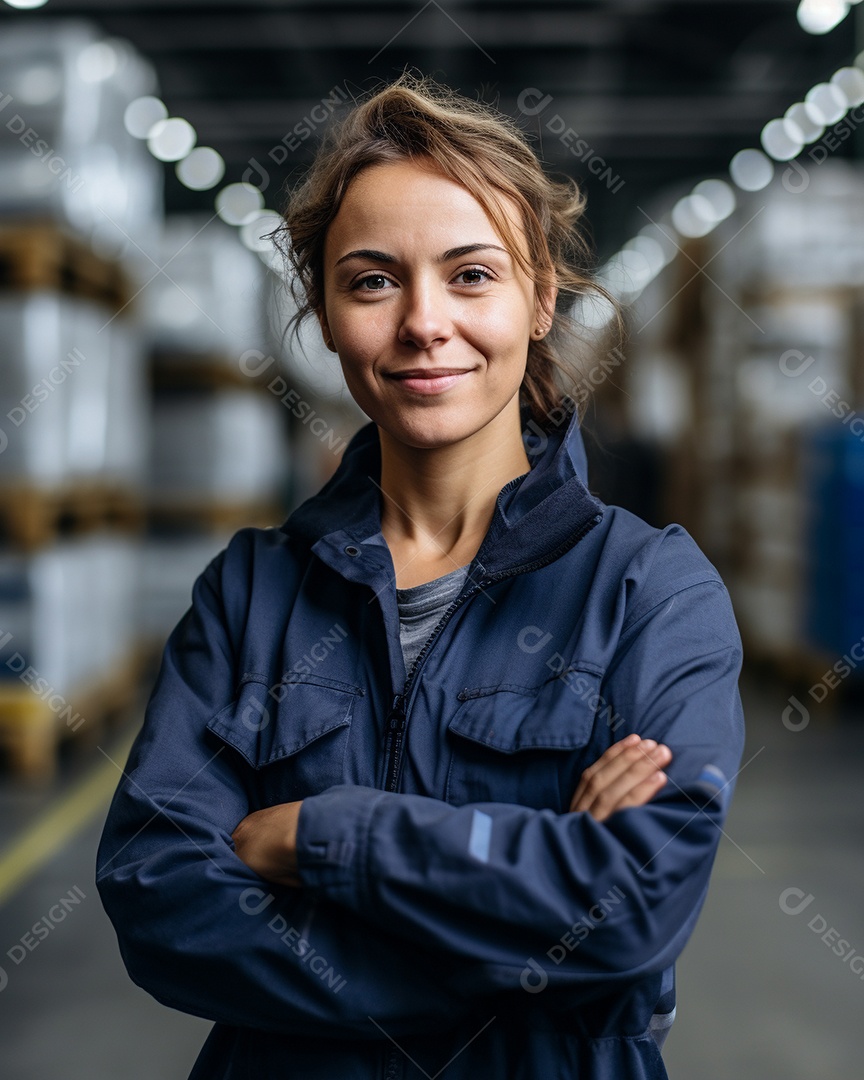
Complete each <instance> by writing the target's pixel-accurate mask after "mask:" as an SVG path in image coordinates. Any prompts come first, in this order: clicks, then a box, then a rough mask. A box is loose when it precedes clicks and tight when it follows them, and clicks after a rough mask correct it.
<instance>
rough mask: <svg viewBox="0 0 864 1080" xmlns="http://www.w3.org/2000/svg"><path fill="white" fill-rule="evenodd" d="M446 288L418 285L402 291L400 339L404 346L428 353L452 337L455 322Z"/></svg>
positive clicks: (422, 283) (430, 282)
mask: <svg viewBox="0 0 864 1080" xmlns="http://www.w3.org/2000/svg"><path fill="white" fill-rule="evenodd" d="M448 300H449V298H448V296H447V294H446V290H445V289H444V287H443V286H442V285H441V284H440V283H438V282H434V281H418V282H415V283H413V284H412V285H411V286H410V287H406V288H405V289H404V291H403V299H402V309H401V313H400V321H399V331H398V338H399V340H400V341H401V342H402V343H403V344H404V345H413V346H414V347H415V348H417V349H429V348H431V347H432V346H433V345H436V344H441V343H443V342H445V341H447V340H448V339H449V338H450V337H451V336H452V335H453V321H452V317H451V314H450V311H449V304H448Z"/></svg>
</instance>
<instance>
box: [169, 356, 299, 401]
mask: <svg viewBox="0 0 864 1080" xmlns="http://www.w3.org/2000/svg"><path fill="white" fill-rule="evenodd" d="M149 366H150V384H151V387H152V389H153V391H154V392H155V393H172V392H177V391H180V392H188V391H195V392H198V391H214V390H225V389H230V390H256V389H257V390H261V389H265V390H266V389H267V384H268V383H270V382H272V381H273V379H275V378H276V377H277V376H279V375H281V374H282V372H281V371H280V370H279V368H278V366H277V365H276V364H270V365H267V366H265V368H264V370H263V371H262V373H261V374H255V375H247V374H246V372H245V371H243V369H242V368H241V366H240V360H239V358H238V357H237V356H225V355H224V354H223V353H216V352H191V351H183V350H170V349H158V350H154V351H153V353H152V354H151V356H150V365H149Z"/></svg>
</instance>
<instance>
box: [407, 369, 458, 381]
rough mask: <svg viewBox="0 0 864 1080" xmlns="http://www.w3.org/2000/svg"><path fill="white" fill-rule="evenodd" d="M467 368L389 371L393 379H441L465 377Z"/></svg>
mask: <svg viewBox="0 0 864 1080" xmlns="http://www.w3.org/2000/svg"><path fill="white" fill-rule="evenodd" d="M469 370H470V369H469V368H410V369H409V370H408V371H391V372H390V373H389V374H390V377H391V378H393V379H441V378H443V377H444V376H445V375H465V374H466V373H467V372H468V371H469Z"/></svg>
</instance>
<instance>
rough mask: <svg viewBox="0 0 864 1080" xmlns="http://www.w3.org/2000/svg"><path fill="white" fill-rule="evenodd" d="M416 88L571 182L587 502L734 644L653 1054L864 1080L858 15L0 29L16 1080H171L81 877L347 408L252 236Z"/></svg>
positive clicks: (398, 13)
mask: <svg viewBox="0 0 864 1080" xmlns="http://www.w3.org/2000/svg"><path fill="white" fill-rule="evenodd" d="M406 66H409V67H411V68H413V69H414V70H416V71H420V72H423V73H428V74H432V75H433V76H435V77H436V78H438V79H439V80H441V81H442V82H445V83H447V84H448V85H450V86H452V87H453V88H455V89H458V90H461V91H462V92H463V93H465V94H467V95H468V96H470V97H478V96H479V97H482V98H483V99H484V100H486V101H489V102H491V103H493V104H496V105H497V106H498V107H499V108H500V109H501V110H502V111H504V112H505V113H507V114H509V115H511V116H512V117H514V118H515V119H517V121H518V122H519V124H520V126H521V127H522V128H523V130H524V131H525V132H526V133H527V134H528V135H529V137H530V138H531V140H532V144H533V145H534V146H535V147H536V149H537V152H538V154H539V155H540V156H541V158H542V160H543V162H544V164H545V165H546V167H547V168H548V169H549V170H550V171H552V172H553V173H558V174H567V175H570V176H573V177H576V178H577V179H578V180H579V182H580V184H581V185H582V188H583V190H584V192H585V194H586V197H587V211H586V218H585V224H586V227H587V229H588V230H589V233H590V236H591V239H592V243H593V246H594V248H595V252H596V269H597V273H598V274H599V276H600V277H601V279H602V280H603V281H604V282H605V283H606V285H607V286H608V287H609V288H610V289H611V290H612V291H613V292H614V293H615V294H616V295H617V296H618V297H619V298H620V299H621V300H622V302H623V303H624V304H625V305H626V309H627V316H628V323H629V335H628V340H627V342H626V344H625V345H624V346H623V347H622V348H620V349H612V348H606V347H605V346H603V345H602V342H603V341H604V340H605V339H604V336H603V332H602V331H603V326H604V325H605V322H606V320H607V319H608V316H609V312H608V311H606V310H604V309H603V307H602V305H599V304H598V303H596V302H595V303H591V304H585V305H582V306H581V307H580V308H579V309H577V311H576V314H577V317H578V318H579V319H580V321H581V322H582V323H583V324H585V325H586V327H588V328H589V330H590V331H591V335H589V336H590V337H591V340H593V341H594V342H595V345H596V347H595V349H594V351H593V353H586V355H585V356H584V357H581V358H580V362H581V363H582V366H583V370H584V371H585V373H586V381H587V384H588V385H589V386H590V388H591V390H592V400H591V403H590V406H589V408H588V411H587V415H586V418H585V421H584V425H583V430H584V432H585V437H586V444H587V446H588V451H589V463H590V475H589V486H590V487H591V489H592V490H593V491H594V492H596V493H597V494H599V495H600V497H602V498H603V499H604V500H605V501H607V502H609V503H616V504H619V505H623V506H625V507H627V508H629V509H631V510H633V511H634V512H635V513H637V514H639V515H640V516H642V517H644V518H645V519H646V520H648V521H649V522H650V523H652V524H654V525H656V526H658V527H662V526H663V525H665V524H667V523H669V522H672V521H675V522H679V523H680V524H682V525H683V526H684V527H685V528H687V529H688V530H689V531H690V533H691V534H692V535H693V537H694V538H695V539H696V541H697V542H698V543H699V544H700V546H701V547H702V549H703V550H704V551H705V552H706V554H707V555H708V557H709V558H710V559H711V560H712V562H714V564H715V565H716V566H717V568H718V569H719V571H720V572H721V574H722V575H723V578H724V580H725V581H726V583H727V584H728V587H729V590H730V592H731V595H732V599H733V603H734V605H735V610H736V614H737V617H738V621H739V625H740V629H741V634H742V637H743V640H744V644H745V668H744V672H743V674H742V679H741V690H742V695H743V697H744V705H745V715H746V718H747V722H748V738H747V748H746V751H745V755H744V759H743V762H742V765H743V768H742V772H741V774H740V778H739V780H738V788H737V793H736V797H735V801H734V803H733V807H732V811H731V814H730V817H729V820H728V824H727V827H726V830H725V833H724V836H723V838H722V840H721V845H720V851H719V854H718V858H717V863H716V867H715V871H714V877H713V879H712V886H711V892H710V895H709V898H708V901H707V904H706V907H705V909H704V911H703V914H702V917H701V920H700V922H699V924H698V927H697V929H696V932H695V934H694V936H693V938H692V940H691V942H690V944H689V945H688V946H687V949H686V950H685V953H684V955H683V957H682V959H681V961H680V963H679V970H678V985H679V1005H678V1018H677V1020H676V1023H675V1025H674V1027H673V1029H672V1033H671V1035H670V1036H669V1039H668V1041H667V1043H666V1047H665V1051H664V1056H665V1058H666V1060H667V1065H668V1068H669V1072H670V1076H672V1077H678V1078H681V1080H683V1078H685V1077H692V1076H695V1075H698V1076H699V1077H700V1078H701V1080H720V1078H727V1077H729V1076H730V1075H735V1076H736V1077H738V1078H739V1080H751V1078H752V1080H763V1078H764V1077H765V1076H768V1075H772V1076H773V1075H782V1076H784V1077H785V1078H786V1080H804V1078H805V1077H806V1078H809V1077H813V1076H816V1075H818V1076H819V1077H822V1078H836V1080H854V1078H857V1077H860V1075H861V1065H860V1041H859V1040H860V1032H859V1035H858V1036H857V1037H856V1034H855V1032H856V1030H857V1028H858V1027H860V1017H861V1015H862V1006H864V915H862V907H861V903H860V897H861V895H862V887H864V870H862V861H861V845H860V837H861V834H862V825H864V785H862V783H861V781H860V769H861V764H862V763H864V734H862V732H864V723H862V700H864V694H862V684H864V678H862V672H864V573H862V555H864V166H862V163H861V159H862V153H864V126H862V121H864V5H858V4H854V3H848V2H844V0H804V2H802V3H797V2H795V0H746V2H743V0H742V2H739V0H679V2H671V0H670V2H662V0H607V2H605V3H603V2H594V3H582V2H576V0H568V2H556V0H539V2H532V3H531V4H526V3H515V2H514V3H510V2H507V0H495V2H485V0H475V2H473V3H471V2H465V3H462V2H456V0H442V2H441V3H438V2H436V0H429V2H428V3H425V4H423V3H422V2H420V0H418V2H416V3H407V2H402V0H378V2H371V3H370V2H364V3H362V4H361V3H331V2H329V0H318V2H315V3H312V2H306V3H302V2H294V0H282V2H280V0H246V2H244V3H239V2H238V3H232V2H229V0H208V2H206V3H204V2H196V0H177V2H174V0H141V2H134V0H132V2H124V3H119V2H115V0H90V2H85V3H75V2H73V0H16V2H12V0H6V2H5V3H4V2H3V0H0V1063H2V1064H0V1072H2V1075H3V1076H4V1077H9V1078H14V1080H55V1078H57V1077H59V1076H63V1077H64V1080H78V1078H82V1080H83V1078H85V1077H86V1078H88V1080H92V1078H100V1080H102V1078H106V1080H107V1078H114V1077H117V1078H120V1077H122V1078H124V1080H136V1078H138V1077H140V1078H142V1080H143V1078H145V1077H146V1078H148V1080H149V1078H152V1077H154V1076H158V1077H162V1078H174V1077H176V1078H178V1080H183V1078H185V1077H186V1076H187V1075H188V1072H189V1069H190V1068H191V1065H192V1062H193V1061H194V1059H195V1057H196V1055H197V1052H198V1049H199V1048H200V1046H201V1044H202V1043H203V1041H204V1038H205V1037H206V1034H207V1032H208V1030H209V1028H210V1023H209V1022H208V1021H205V1020H201V1019H199V1018H196V1017H192V1016H187V1015H185V1014H182V1013H179V1012H175V1011H172V1010H169V1009H167V1008H165V1007H163V1006H162V1005H160V1004H158V1003H157V1002H155V1001H154V1000H153V999H152V998H150V997H149V996H148V995H147V994H146V993H144V992H143V991H142V990H140V989H138V988H137V987H136V986H134V985H133V984H132V982H131V981H130V980H129V978H128V976H127V975H126V973H125V970H124V968H123V966H122V963H121V960H120V957H119V953H118V951H117V947H116V939H115V937H114V934H113V930H112V928H111V926H110V923H109V922H108V920H107V917H106V916H105V915H104V913H103V911H102V908H101V904H100V902H99V899H98V895H97V893H96V888H95V883H94V862H95V851H96V844H97V841H98V837H99V834H100V832H101V827H102V822H103V821H104V815H105V812H106V810H107V805H108V801H109V799H110V796H111V794H112V793H113V790H114V788H115V786H116V784H117V781H118V779H119V776H120V769H121V768H122V766H123V764H124V761H125V756H126V754H127V753H128V748H129V745H130V744H131V740H132V738H133V737H134V735H135V733H136V732H137V730H138V729H139V727H140V724H141V720H142V716H143V709H144V705H145V704H146V700H147V697H148V695H149V692H150V689H151V687H152V684H153V679H154V677H155V672H156V669H157V665H158V662H159V657H160V653H161V649H162V647H163V646H164V642H165V639H166V637H167V635H168V633H169V632H170V630H171V629H172V627H173V626H174V625H175V624H176V622H177V621H178V619H179V618H180V617H181V615H182V614H183V612H184V611H185V610H186V608H187V607H188V605H189V602H190V593H191V587H192V583H193V581H194V580H195V578H196V577H197V575H198V574H199V573H200V572H201V570H202V569H203V568H204V566H205V565H206V564H207V562H209V560H210V559H211V557H212V556H213V555H215V554H216V553H217V552H218V551H219V550H220V549H221V548H222V547H224V546H225V544H226V543H227V541H228V539H229V538H230V536H231V535H232V534H233V532H234V531H236V530H237V529H238V528H240V527H242V526H244V525H250V524H252V525H262V526H266V525H277V526H278V525H279V524H281V523H282V522H283V521H284V519H285V517H286V516H287V515H288V513H289V512H290V511H291V510H292V509H293V508H294V507H295V506H297V505H298V504H299V502H301V501H302V500H303V499H305V498H306V497H308V496H309V495H310V494H312V493H314V492H315V491H317V490H318V489H319V488H320V486H321V485H322V484H323V483H324V481H325V480H326V479H327V478H328V477H329V476H330V475H331V474H332V472H333V470H334V469H335V468H336V467H337V465H338V463H339V457H340V454H341V452H342V450H343V449H344V447H345V445H346V443H347V442H348V440H349V439H350V437H351V436H352V435H353V433H354V432H355V431H356V430H357V429H358V428H359V427H360V426H361V425H362V424H364V423H366V422H367V417H366V416H365V415H364V414H363V413H362V412H361V411H360V410H359V409H358V407H357V406H356V405H355V404H354V402H353V401H352V399H351V397H350V395H349V393H348V392H347V389H346V388H345V386H344V382H343V380H342V376H341V372H340V370H339V366H338V360H337V358H336V357H335V356H334V355H333V354H331V353H329V352H327V350H326V349H325V348H324V347H323V344H322V343H321V341H320V337H318V336H317V334H312V333H311V332H307V333H304V334H303V335H301V338H300V340H299V341H291V340H290V339H287V338H286V337H285V335H284V328H285V323H286V320H287V319H288V317H289V316H290V314H291V310H292V309H291V305H290V303H289V302H288V300H287V295H286V291H285V280H284V278H283V276H282V268H281V265H280V263H279V260H278V258H277V257H276V254H275V252H274V251H273V249H272V246H271V245H270V243H269V241H268V240H266V239H265V238H264V236H263V234H265V233H266V232H267V231H269V229H272V228H273V227H274V226H275V225H276V223H277V222H278V220H279V217H278V209H279V207H280V205H281V191H282V188H283V185H284V184H286V183H290V182H292V181H293V180H294V179H296V178H297V177H298V176H299V175H300V174H301V172H302V170H303V169H304V167H305V166H307V165H308V163H309V162H310V160H311V158H312V155H313V154H314V151H315V148H316V146H317V145H318V141H319V139H320V137H321V135H322V134H323V133H324V132H325V131H326V130H327V127H328V125H329V124H330V123H332V122H333V120H334V119H336V118H338V117H339V116H340V115H342V113H343V112H344V110H345V108H346V105H350V103H351V101H352V100H353V99H354V98H355V97H356V96H358V95H360V94H363V93H365V92H366V91H368V90H369V89H371V88H372V87H373V86H374V85H375V83H376V82H377V81H379V80H381V79H391V78H394V77H395V76H396V75H397V74H398V73H399V72H400V71H401V70H403V68H405V67H406Z"/></svg>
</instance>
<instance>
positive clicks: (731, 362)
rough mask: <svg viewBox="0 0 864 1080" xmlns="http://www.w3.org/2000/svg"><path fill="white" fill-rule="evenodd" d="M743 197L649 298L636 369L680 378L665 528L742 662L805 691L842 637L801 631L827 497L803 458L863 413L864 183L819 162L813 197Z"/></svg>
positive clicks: (688, 246)
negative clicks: (711, 566)
mask: <svg viewBox="0 0 864 1080" xmlns="http://www.w3.org/2000/svg"><path fill="white" fill-rule="evenodd" d="M737 196H738V206H737V208H736V210H735V212H734V213H733V214H732V215H731V216H730V217H728V218H727V219H726V220H725V221H724V222H722V223H721V225H719V226H718V227H717V228H715V229H714V230H713V231H712V232H711V233H710V234H709V235H707V236H705V237H702V238H701V239H698V240H694V241H686V242H683V243H682V247H683V248H684V252H683V253H682V254H681V255H679V256H677V257H676V258H675V259H674V260H673V262H672V264H671V265H670V266H669V267H668V268H667V269H666V271H664V273H663V274H661V275H660V277H659V278H657V279H655V282H654V283H652V285H653V286H654V287H655V293H654V295H653V296H652V297H651V302H652V304H653V306H654V307H656V308H657V309H660V308H661V307H662V306H663V305H664V304H666V305H667V309H666V310H664V312H663V315H662V318H658V320H657V321H658V322H659V323H660V324H661V326H662V327H663V328H664V332H663V334H662V336H661V335H660V334H659V333H658V332H653V333H652V332H649V333H647V334H645V335H637V336H636V338H635V339H634V340H635V341H636V342H637V344H636V353H637V359H636V360H635V362H634V363H635V366H636V368H639V366H640V364H642V363H644V366H645V367H646V369H648V370H650V369H652V368H659V367H665V369H666V370H667V371H674V372H676V373H677V374H678V375H679V376H681V377H680V378H679V380H678V382H677V387H678V389H679V390H680V389H681V388H684V389H685V391H686V397H687V405H686V408H685V410H684V414H685V415H686V417H687V420H686V423H685V424H684V425H683V430H679V431H678V432H677V434H676V436H675V452H674V453H673V460H676V461H677V467H676V470H675V475H676V476H678V477H679V478H680V477H681V476H684V477H686V483H685V484H683V485H682V487H681V488H680V489H679V498H680V495H681V493H682V492H683V495H684V497H683V498H680V501H679V503H678V504H677V506H676V509H677V508H679V507H680V508H681V510H682V513H681V514H680V515H679V514H678V513H676V514H675V515H674V517H675V519H676V520H682V523H684V524H685V525H686V526H687V527H688V528H689V529H690V531H691V532H693V534H694V536H695V537H696V539H697V540H698V541H699V543H700V544H701V545H702V546H703V548H704V549H705V551H706V552H707V553H708V555H709V557H710V558H712V560H713V561H714V562H715V564H716V565H717V566H718V568H720V569H721V571H722V572H723V574H724V578H725V580H726V581H727V583H728V584H729V588H730V591H731V593H732V597H733V601H734V603H735V607H736V613H737V615H738V619H739V624H740V626H741V630H742V635H743V637H744V639H745V648H746V651H747V653H748V655H749V656H750V657H751V658H756V657H758V656H762V657H764V658H766V659H769V660H771V661H774V662H777V663H778V664H779V665H780V666H782V667H783V668H784V669H785V670H787V671H792V670H794V671H798V672H799V674H801V675H803V676H805V677H806V673H807V672H808V671H810V670H815V669H816V668H818V667H819V666H820V665H824V663H825V660H826V655H825V654H826V653H827V652H830V650H831V649H834V648H839V644H840V642H841V641H842V640H843V637H844V634H847V633H848V631H847V630H844V631H840V629H839V626H838V629H837V633H836V634H835V635H834V636H833V637H832V636H831V635H830V634H828V633H827V631H826V632H822V633H820V634H819V635H817V636H815V637H814V636H813V635H812V634H808V632H807V628H808V614H807V612H808V601H807V593H808V586H807V583H808V581H811V580H812V577H811V575H812V572H813V563H814V559H816V560H817V561H818V559H819V558H821V556H819V555H818V553H817V552H816V551H815V549H814V547H813V542H812V535H813V534H812V532H811V531H809V525H808V522H809V521H810V517H811V512H812V511H813V509H814V508H813V506H811V502H813V503H814V504H815V512H816V513H817V515H818V514H819V513H820V511H819V509H818V504H819V500H820V499H822V498H824V497H825V493H826V491H827V489H826V488H823V489H818V488H811V489H810V490H811V495H810V498H809V499H808V496H807V491H808V480H807V469H806V461H805V455H804V454H803V453H802V448H804V447H806V446H807V445H808V433H809V432H810V431H811V430H812V429H813V428H815V427H818V426H819V425H820V424H823V423H825V422H828V424H829V427H830V426H831V425H832V424H833V426H834V428H835V430H836V432H837V434H838V438H839V435H840V433H841V432H842V431H843V429H844V428H845V429H846V430H847V431H850V430H851V427H852V426H854V424H855V423H856V417H857V416H858V413H857V411H856V410H857V409H859V408H860V404H861V396H862V389H864V386H862V364H861V360H860V355H861V352H860V348H859V337H860V332H861V326H862V321H861V311H862V305H861V285H862V284H864V257H862V252H864V177H862V174H861V173H860V171H859V170H857V169H855V168H853V167H851V166H849V165H848V164H846V163H841V162H826V163H824V164H823V165H822V166H821V167H819V168H814V169H813V170H812V173H811V176H810V178H809V183H808V184H807V185H803V186H802V185H800V184H799V185H797V186H795V187H793V186H792V185H788V186H787V185H785V184H784V182H783V178H782V176H778V177H777V178H776V179H775V181H774V182H772V184H771V185H770V186H769V187H768V188H766V189H764V190H763V191H759V192H755V193H750V194H748V193H743V192H738V193H737ZM679 290H680V291H679ZM647 295H648V292H647V291H646V297H647ZM644 299H645V297H643V300H644ZM640 338H642V339H643V343H642V344H639V339H640ZM658 339H659V340H658ZM644 382H645V377H644V375H643V376H642V383H644ZM640 389H641V384H640ZM633 396H634V400H635V401H636V402H637V407H638V400H639V395H638V393H634V395H633ZM858 420H859V421H860V417H859V418H858ZM861 426H862V428H864V421H861ZM853 437H854V436H853ZM823 616H824V613H823ZM823 616H820V619H821V620H822V621H821V625H822V627H823V631H825V623H824V618H823ZM838 618H839V615H838ZM811 622H812V620H811ZM832 641H833V644H829V643H830V642H832Z"/></svg>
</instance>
